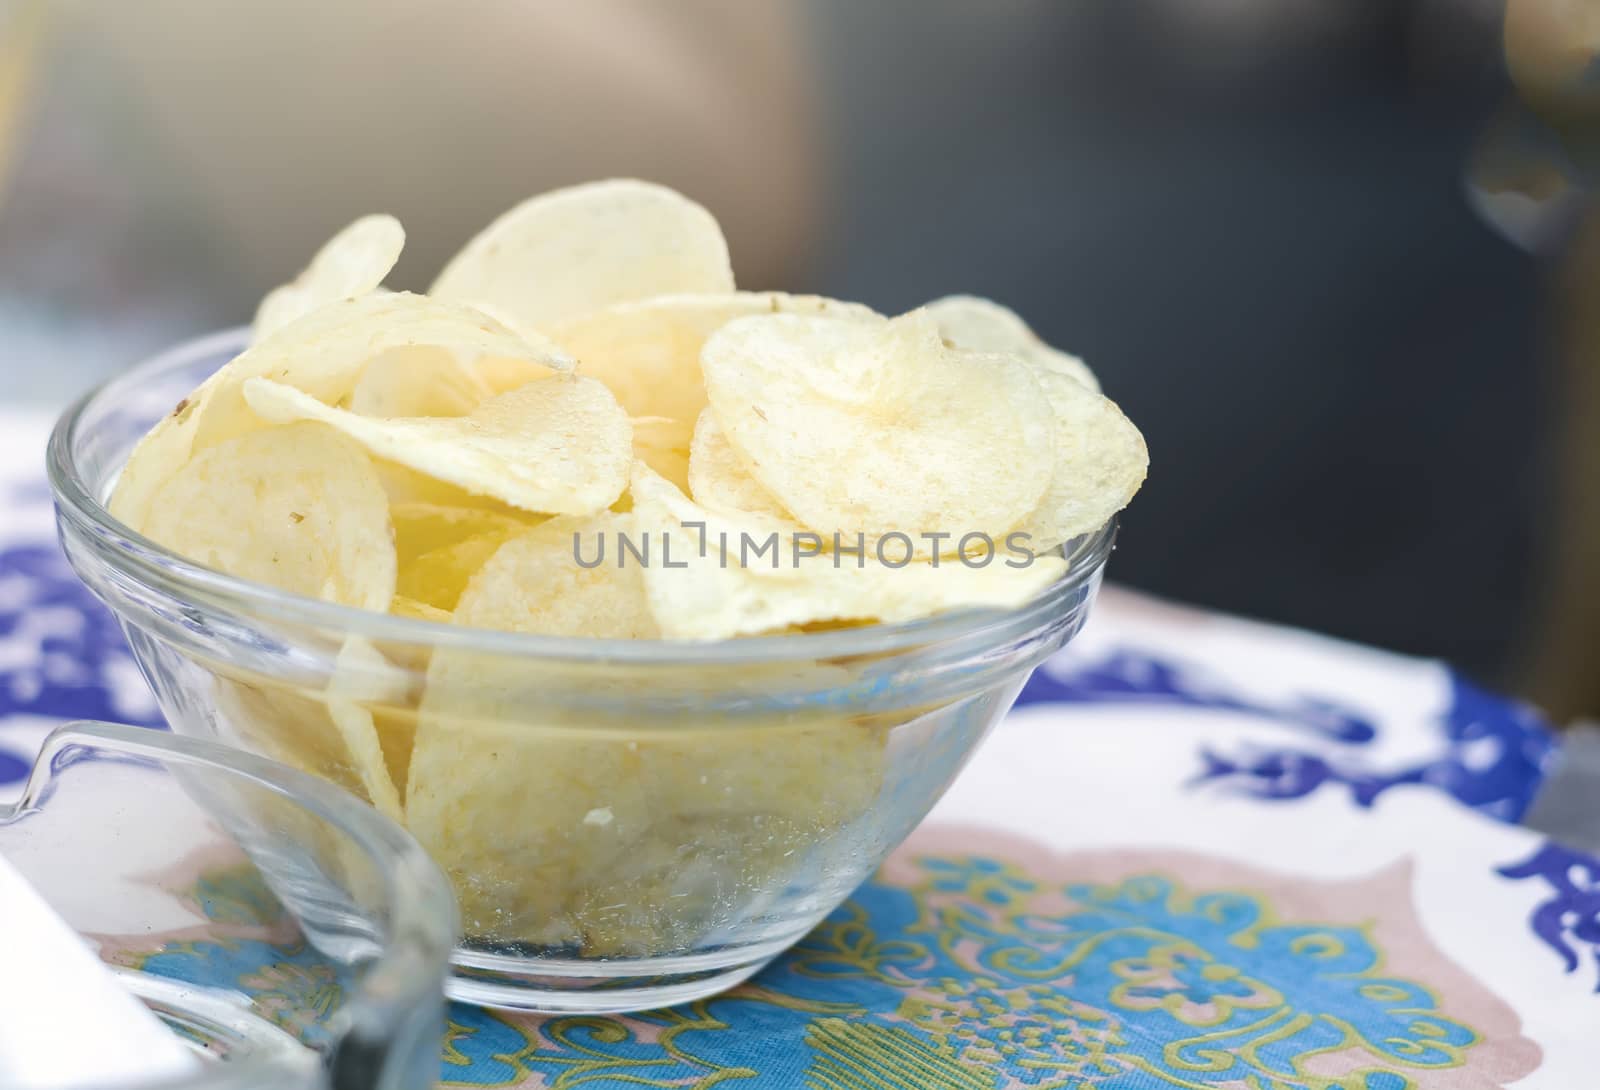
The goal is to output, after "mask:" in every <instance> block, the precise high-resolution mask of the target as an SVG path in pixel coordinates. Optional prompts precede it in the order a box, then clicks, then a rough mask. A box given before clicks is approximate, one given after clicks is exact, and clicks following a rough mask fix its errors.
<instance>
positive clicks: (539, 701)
mask: <svg viewBox="0 0 1600 1090" xmlns="http://www.w3.org/2000/svg"><path fill="white" fill-rule="evenodd" d="M574 535H577V538H578V540H577V541H576V542H575V541H574V540H573V537H574ZM623 535H628V536H630V538H631V540H633V541H634V542H635V543H636V544H640V545H642V542H643V538H642V536H640V535H639V534H638V531H637V528H636V526H635V524H634V521H633V519H632V518H631V517H630V516H627V515H615V514H606V515H601V516H598V517H596V518H592V519H570V518H560V519H552V520H551V521H550V522H548V523H546V524H544V525H543V526H541V527H539V528H538V529H536V530H534V531H532V532H530V533H528V534H525V535H523V536H522V537H519V538H516V539H514V540H512V541H511V542H509V543H507V544H506V545H504V546H502V548H501V549H500V551H499V552H498V553H496V554H495V556H494V558H493V559H492V560H491V561H490V563H489V564H488V565H486V566H485V568H484V569H483V570H482V571H481V572H479V574H478V575H477V576H476V577H474V579H473V581H472V584H471V585H470V586H469V588H468V590H467V593H466V594H465V595H463V596H462V600H461V604H460V606H459V608H458V609H457V613H456V620H457V623H461V624H469V625H472V626H474V627H481V628H495V629H501V630H506V631H516V632H536V633H541V634H544V635H566V636H574V637H598V638H610V639H627V638H652V637H654V636H656V635H657V631H656V627H655V623H654V621H653V620H652V618H651V615H650V612H649V609H648V607H647V605H646V602H645V594H644V587H643V583H642V572H641V569H640V568H639V566H638V565H637V564H634V563H630V564H629V565H628V566H626V567H618V566H617V565H616V564H615V562H614V559H613V555H614V554H612V553H611V552H609V551H608V552H607V554H606V558H605V561H604V562H596V561H598V558H599V554H598V550H599V548H601V546H600V545H599V542H600V541H601V540H602V539H604V540H605V546H604V548H605V549H607V550H613V549H615V548H616V544H617V541H618V540H619V539H620V537H621V536H623ZM580 557H581V559H582V560H583V561H586V562H596V563H594V566H592V567H590V566H586V565H585V564H584V563H580V562H579V559H580ZM785 667H786V668H787V669H793V664H785ZM542 669H544V667H543V666H542V665H541V664H539V663H530V662H528V661H527V660H525V659H522V658H518V657H502V656H492V655H481V654H478V653H476V652H473V651H471V650H465V649H461V650H456V649H441V650H440V651H439V652H438V653H437V654H436V655H435V658H434V663H433V667H432V669H431V670H430V672H429V678H428V687H427V690H426V694H425V696H424V701H423V710H422V714H421V716H420V723H419V727H418V734H417V742H416V746H415V750H414V752H413V754H412V758H411V769H410V778H409V785H408V788H407V793H406V818H407V824H408V827H409V828H410V829H411V831H412V832H413V834H414V835H415V836H416V837H417V838H418V839H419V840H420V841H421V842H422V843H423V844H424V845H425V846H426V847H428V848H429V849H430V850H431V851H432V852H433V854H434V856H435V858H437V859H439V860H440V861H441V863H442V864H443V865H444V866H445V868H446V869H447V870H448V871H449V872H450V874H451V876H452V878H453V880H454V883H455V885H456V889H457V894H458V898H459V900H460V902H461V906H462V919H463V922H464V924H465V926H466V929H467V931H468V933H469V934H472V935H474V936H477V937H481V938H488V939H495V940H500V941H526V942H541V943H549V944H558V945H579V946H581V947H582V948H583V950H584V952H585V953H588V954H594V955H600V954H613V953H629V952H631V953H667V952H670V951H672V950H674V949H679V948H682V947H684V946H686V945H687V944H689V943H690V942H692V941H693V940H694V939H695V938H696V937H698V936H699V935H701V934H703V933H704V932H705V931H706V930H708V929H710V928H712V927H714V926H715V925H716V923H717V922H718V920H719V919H720V918H725V917H726V916H727V914H728V913H730V912H732V911H735V910H738V909H741V908H743V907H744V906H745V905H747V904H748V903H749V901H750V900H751V898H752V897H754V896H757V895H759V894H760V893H761V892H762V891H763V890H765V889H767V888H768V886H770V884H771V883H773V882H778V881H781V880H782V877H783V875H784V874H786V873H787V869H788V867H789V866H792V862H793V860H792V856H793V855H794V854H795V853H796V852H800V851H803V850H805V848H806V847H808V846H809V845H811V844H814V843H816V842H818V841H819V840H821V839H823V838H824V837H826V836H828V835H831V834H832V833H833V832H834V831H835V830H837V829H838V828H840V827H842V826H844V825H845V824H847V823H848V822H850V821H851V820H853V819H854V818H855V817H856V816H858V815H859V814H860V813H861V812H862V811H863V810H864V809H865V808H866V806H867V805H868V804H869V803H870V800H871V799H872V798H873V797H874V796H875V794H876V792H877V790H878V789H879V786H880V785H881V783H882V779H883V772H884V757H883V747H884V737H885V736H884V733H883V732H881V731H878V730H873V729H863V728H860V727H858V726H856V725H855V724H853V723H851V722H849V721H848V720H846V719H844V718H842V717H839V716H837V715H836V714H833V713H829V712H809V713H798V714H797V713H794V712H792V711H790V712H787V713H785V712H780V711H776V710H775V711H774V713H773V715H772V716H771V717H770V721H763V720H761V719H760V718H759V717H752V716H750V715H749V714H748V711H746V713H745V714H744V716H743V717H742V718H741V720H740V722H741V724H743V725H746V726H748V728H749V729H741V730H731V729H719V728H718V727H717V726H716V725H714V724H707V723H706V722H705V721H704V720H705V719H706V718H707V713H706V712H704V711H703V710H702V711H701V712H700V713H698V715H697V717H696V721H695V723H694V725H692V726H691V725H690V724H689V723H675V722H669V721H666V720H655V719H652V721H651V722H649V723H631V722H627V721H618V720H616V719H615V718H612V717H608V716H607V715H606V713H605V712H604V710H597V711H595V712H594V713H593V714H592V715H591V714H590V713H589V712H588V711H586V710H585V709H581V708H573V707H571V706H566V705H563V704H562V703H561V701H560V700H559V699H558V698H557V697H556V695H555V694H557V693H562V692H565V693H567V694H569V695H570V694H571V693H572V691H573V690H574V688H575V687H576V688H578V689H582V688H583V686H582V685H581V684H579V685H576V686H575V684H574V681H573V679H572V678H571V677H569V676H566V675H565V673H564V672H562V671H556V672H553V673H549V674H548V675H546V674H545V673H542V672H541V670H542ZM624 673H625V671H624ZM741 676H742V675H741ZM661 680H662V679H660V678H657V677H653V676H645V675H639V676H637V677H631V678H630V677H625V676H619V675H617V674H615V673H612V674H608V675H607V681H606V685H604V686H601V687H599V688H598V689H597V690H596V695H597V696H598V697H600V698H601V699H602V700H603V699H604V696H605V694H606V693H607V692H609V691H615V690H614V688H608V687H615V686H622V687H623V688H630V682H631V683H632V684H633V685H634V686H637V688H638V689H639V690H641V691H645V690H648V691H654V688H655V687H656V686H657V685H658V684H659V683H660V682H661ZM675 680H676V679H675ZM721 680H722V681H723V682H727V681H728V680H729V679H727V678H723V679H721ZM699 681H700V683H701V684H705V683H708V681H709V679H707V678H701V679H699ZM691 684H692V683H691Z"/></svg>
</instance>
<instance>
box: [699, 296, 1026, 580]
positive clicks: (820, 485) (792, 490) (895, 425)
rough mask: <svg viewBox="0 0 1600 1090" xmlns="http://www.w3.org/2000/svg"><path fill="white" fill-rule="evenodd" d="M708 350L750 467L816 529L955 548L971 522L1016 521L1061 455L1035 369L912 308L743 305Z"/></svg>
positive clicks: (714, 383)
mask: <svg viewBox="0 0 1600 1090" xmlns="http://www.w3.org/2000/svg"><path fill="white" fill-rule="evenodd" d="M700 360H701V365H702V367H703V370H704V373H705V380H706V390H707V393H708V394H709V395H710V400H711V408H712V411H713V412H714V413H715V414H716V417H717V423H719V424H720V425H721V426H722V431H723V434H724V435H725V436H726V437H727V440H728V442H729V443H730V444H731V445H732V446H733V447H734V448H735V449H736V450H737V451H738V452H739V453H740V455H741V456H742V457H743V460H744V462H745V464H746V465H747V466H748V467H749V469H750V473H751V476H753V477H754V478H755V479H756V480H757V481H758V482H759V483H760V484H761V486H762V487H763V488H764V489H765V490H766V491H767V492H769V493H770V494H771V495H772V496H773V498H774V499H776V500H777V501H778V503H779V504H780V505H781V506H782V507H783V508H784V509H785V510H787V511H789V512H791V513H792V514H793V515H794V517H795V518H796V519H797V520H798V521H799V522H801V523H802V524H803V525H805V526H806V527H808V528H809V529H811V530H815V531H817V532H819V533H822V534H832V533H835V532H838V533H843V534H850V535H853V534H855V533H858V532H864V533H866V534H867V536H868V538H869V539H872V540H876V539H877V538H879V537H881V536H882V535H885V534H890V533H900V534H905V535H907V536H909V537H910V538H911V540H912V541H913V543H914V544H915V547H916V549H917V552H918V554H919V555H925V554H927V553H928V552H931V551H932V549H933V542H934V541H939V548H940V550H941V551H949V552H951V553H953V552H954V550H955V547H956V543H957V542H958V541H959V540H960V538H961V537H962V536H963V535H965V534H968V533H977V532H982V533H988V534H990V535H992V536H995V537H999V536H1002V535H1004V534H1005V533H1006V532H1008V531H1010V530H1012V529H1013V528H1015V527H1016V526H1017V525H1018V524H1019V523H1021V522H1022V520H1023V519H1024V518H1025V517H1026V516H1027V515H1028V514H1029V513H1030V512H1031V511H1033V509H1034V508H1035V507H1037V506H1038V504H1039V501H1040V499H1041V498H1042V497H1043V495H1044V491H1045V488H1046V486H1047V485H1048V484H1049V483H1050V478H1051V474H1052V473H1053V471H1054V464H1055V440H1054V435H1053V432H1054V420H1053V419H1052V414H1051V410H1050V405H1049V403H1048V402H1047V401H1046V400H1045V397H1044V394H1043V391H1042V390H1041V388H1040V384H1039V382H1038V380H1037V379H1036V378H1035V377H1034V375H1033V371H1032V369H1031V368H1029V367H1028V365H1027V364H1025V363H1024V362H1023V361H1021V360H1019V359H1016V358H1015V357H1011V356H1004V355H984V354H980V353H974V352H965V351H962V350H960V349H952V348H947V347H946V346H945V345H944V343H943V342H942V341H941V339H940V337H939V331H938V328H937V326H936V325H935V324H934V321H933V319H932V318H931V317H929V316H928V315H926V314H923V313H921V312H918V311H913V312H912V313H910V314H907V315H904V316H902V317H900V318H896V319H893V320H891V321H878V322H862V321H846V320H840V319H837V318H819V317H801V316H797V315H786V314H775V315H769V316H765V317H756V318H741V319H738V320H737V321H734V322H731V323H729V324H728V325H725V326H723V327H722V328H721V329H719V330H718V331H717V332H716V333H714V334H712V336H711V337H710V339H709V340H707V341H706V344H705V349H704V350H703V351H702V352H701V355H700ZM936 534H944V535H948V537H946V538H943V539H938V538H934V537H931V536H929V535H936Z"/></svg>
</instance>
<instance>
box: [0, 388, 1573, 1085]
mask: <svg viewBox="0 0 1600 1090" xmlns="http://www.w3.org/2000/svg"><path fill="white" fill-rule="evenodd" d="M44 428H45V422H44V421H42V420H41V419H39V418H37V417H32V416H7V415H5V414H3V413H0V796H4V795H6V794H9V793H11V792H14V791H15V789H16V787H17V784H18V782H19V780H20V778H21V777H22V776H23V775H24V774H25V772H26V769H27V767H28V763H29V760H30V758H31V756H32V753H33V750H34V749H35V748H36V747H37V745H38V743H39V741H40V740H41V739H42V738H43V736H44V735H45V734H46V733H47V732H48V730H49V729H50V728H51V726H52V725H54V724H56V723H58V722H60V721H61V720H63V719H69V718H102V719H112V720H122V721H132V722H142V723H154V722H156V721H157V715H156V711H155V709H154V707H153V705H152V703H151V701H150V698H149V696H148V694H147V693H146V691H145V689H144V687H143V683H142V681H141V680H140V679H139V677H138V674H137V671H136V669H135V668H134V666H133V663H132V660H131V658H130V657H129V655H128V652H127V650H126V648H125V647H124V646H123V644H122V639H121V635H120V633H119V632H118V630H117V627H116V625H115V624H114V623H113V622H111V620H110V619H109V617H107V616H106V614H105V613H104V612H103V611H102V610H101V609H100V608H99V607H98V606H97V605H96V604H95V603H94V602H93V601H92V600H91V599H89V598H88V596H87V594H86V593H85V592H84V591H83V590H82V588H81V587H80V586H79V585H78V583H77V582H76V580H75V578H74V577H73V576H72V574H71V572H70V570H69V569H68V568H67V567H66V564H65V562H64V560H62V558H61V557H60V554H59V551H58V550H57V548H56V545H55V543H54V540H53V536H52V533H53V532H52V527H51V523H50V512H49V497H48V494H47V490H46V489H45V486H44V482H43V472H42V465H41V462H42V453H41V452H42V450H43V435H44ZM1558 764H1559V754H1558V748H1557V746H1556V743H1555V741H1554V740H1553V738H1552V736H1551V735H1550V733H1549V732H1548V731H1547V729H1546V728H1545V726H1544V725H1543V724H1542V723H1541V722H1540V721H1539V719H1538V718H1537V717H1536V716H1535V715H1533V714H1532V713H1531V712H1529V711H1527V710H1525V709H1523V708H1520V707H1518V706H1516V705H1515V704H1513V703H1510V702H1508V701H1506V700H1504V699H1502V698H1499V697H1497V696H1495V695H1493V694H1490V693H1487V692H1484V691H1483V690H1481V689H1479V688H1478V687H1476V686H1474V685H1473V684H1472V683H1470V682H1469V681H1467V680H1466V679H1464V678H1462V677H1460V676H1458V675H1457V674H1455V673H1454V672H1452V671H1451V670H1450V669H1449V668H1447V667H1446V666H1444V665H1442V664H1440V663H1436V662H1428V661H1421V660H1414V659H1406V658H1401V657H1398V656H1394V655H1390V654H1387V653H1383V652H1378V651H1374V650H1370V649H1367V648H1362V647H1357V646H1352V645H1349V644H1343V643H1339V642H1337V641H1333V640H1329V639H1325V638H1322V637H1318V636H1314V635H1310V634H1307V633H1303V632H1297V631H1291V630H1286V629H1281V628H1273V627H1269V626H1264V625H1259V624H1254V623H1251V622H1246V621H1241V620H1237V619H1234V618H1229V617H1223V616H1219V615H1215V614H1208V613H1201V612H1197V611H1193V610H1189V609H1183V608H1177V607H1173V606H1169V605H1165V604H1162V603H1158V602H1155V601H1152V600H1149V599H1146V598H1143V597H1140V596H1138V595H1135V594H1132V593H1130V592H1127V591H1122V590H1117V589H1110V590H1108V591H1107V592H1106V593H1105V594H1104V596H1103V599H1102V601H1101V603H1100V605H1099V607H1098V608H1097V611H1096V615H1095V617H1094V619H1093V620H1092V621H1091V622H1090V625H1089V627H1088V628H1087V629H1086V630H1085V632H1084V633H1083V635H1082V636H1081V637H1080V638H1079V639H1078V640H1076V641H1075V642H1074V643H1073V645H1072V646H1071V647H1069V648H1068V649H1067V650H1066V651H1064V652H1063V653H1062V654H1061V655H1059V656H1058V657H1057V658H1056V659H1054V660H1052V661H1051V662H1050V663H1048V664H1047V665H1046V666H1045V667H1044V668H1042V669H1041V670H1040V671H1039V672H1038V673H1037V674H1036V675H1035V677H1034V678H1033V680H1032V681H1031V682H1030V683H1029V685H1028V686H1027V688H1026V690H1025V691H1024V692H1023V694H1022V698H1021V700H1020V701H1019V703H1018V706H1017V709H1016V710H1015V711H1014V712H1013V713H1012V714H1011V716H1010V717H1009V718H1008V719H1007V720H1006V722H1005V723H1004V724H1003V725H1002V726H1001V727H1000V728H999V729H998V730H997V731H996V733H995V735H994V736H993V737H992V738H991V739H990V741H989V742H988V743H986V745H985V746H984V748H983V749H982V751H981V752H980V753H979V754H978V756H977V757H976V758H975V759H974V761H973V763H972V764H971V765H970V766H969V768H968V769H967V770H966V772H965V773H963V775H962V777H961V778H960V780H959V781H958V782H957V783H956V785H955V786H954V788H952V790H951V791H950V793H949V794H948V795H947V796H946V797H945V799H944V800H943V801H941V803H940V804H939V805H938V806H937V807H936V809H935V810H934V812H933V814H932V815H931V816H930V817H929V819H928V821H927V822H926V823H925V824H924V825H923V826H922V828H921V829H919V830H918V832H917V833H916V834H915V835H914V836H913V837H912V839H911V840H910V841H909V842H908V843H907V844H906V845H905V846H903V847H902V848H901V849H900V850H899V851H898V852H896V853H895V855H894V856H893V857H892V859H891V860H890V862H889V863H888V864H887V865H886V866H885V867H884V868H883V869H882V871H881V872H880V873H879V874H878V875H877V876H876V877H875V878H874V879H873V880H872V881H870V882H868V883H867V884H866V885H864V886H863V887H862V888H861V889H860V890H858V891H857V892H856V894H855V895H854V896H853V897H852V898H851V899H850V900H849V901H848V902H847V903H846V904H845V905H844V906H842V907H841V908H840V909H839V910H838V911H836V912H835V913H834V914H833V915H832V916H831V917H830V918H829V919H828V921H827V922H825V923H824V924H823V925H822V926H820V927H819V928H818V929H817V930H816V931H815V932H813V933H812V935H810V936H809V937H808V938H807V939H805V940H804V941H803V942H802V943H801V944H800V945H799V946H797V947H796V948H795V949H794V950H792V951H790V952H789V953H788V954H787V955H785V956H784V957H783V958H781V959H780V960H779V961H778V962H777V963H776V964H775V965H774V966H772V967H771V968H769V969H768V970H767V971H765V972H764V973H762V974H760V975H759V976H758V977H756V978H755V979H754V980H753V981H751V982H750V983H748V984H746V985H743V986H741V987H740V988H738V989H735V990H734V991H733V992H731V993H728V994H727V995H724V996H721V997H718V998H716V999H712V1000H707V1001H703V1002H700V1003H695V1004H691V1005H688V1006H685V1007H681V1008H674V1009H671V1010H665V1011H658V1012H652V1013H648V1014H641V1015H635V1016H632V1017H625V1018H548V1019H543V1018H535V1017H527V1016H509V1015H501V1014H493V1013H489V1012H484V1011H479V1010H474V1009H471V1008H467V1007H464V1006H459V1005H458V1006H456V1007H454V1008H453V1009H452V1012H451V1024H450V1037H449V1040H448V1042H447V1043H446V1047H445V1050H444V1054H443V1056H442V1062H441V1078H442V1080H443V1081H444V1082H445V1083H446V1084H459V1085H473V1086H529V1087H561V1088H577V1087H583V1088H586V1090H638V1088H639V1087H696V1088H709V1087H712V1086H717V1087H744V1086H749V1087H752V1088H757V1087H795V1086H805V1087H810V1088H817V1090H844V1088H857V1087H859V1088H869V1090H877V1088H887V1087H903V1086H909V1087H934V1086H937V1087H972V1088H978V1087H985V1088H987V1087H1062V1088H1089V1087H1094V1088H1107V1090H1154V1088H1165V1087H1191V1088H1192V1087H1247V1088H1253V1090H1404V1088H1409V1087H1426V1088H1429V1090H1432V1088H1435V1087H1439V1088H1446V1090H1451V1088H1493V1087H1509V1086H1517V1087H1537V1088H1545V1087H1548V1088H1553V1090H1567V1088H1572V1087H1579V1086H1585V1085H1590V1084H1591V1080H1592V1075H1593V1072H1594V1071H1596V1070H1600V1034H1596V1033H1595V1032H1594V1026H1595V1024H1596V1022H1595V1019H1596V1017H1597V1016H1600V861H1597V860H1596V859H1594V858H1593V857H1591V856H1588V855H1585V854H1583V853H1581V852H1579V851H1575V850H1571V849H1569V848H1565V847H1562V846H1559V845H1557V844H1555V843H1553V842H1550V841H1548V840H1546V839H1545V838H1544V837H1543V836H1542V835H1541V834H1539V833H1536V832H1534V831H1532V830H1531V829H1529V828H1527V827H1525V826H1523V825H1520V824H1519V822H1521V821H1522V820H1523V819H1524V818H1525V816H1526V815H1527V813H1528V811H1529V808H1530V805H1533V804H1534V803H1535V801H1536V799H1538V798H1539V797H1540V795H1541V792H1543V791H1544V789H1545V786H1546V783H1547V781H1548V780H1549V779H1550V778H1551V775H1552V771H1553V770H1554V769H1556V768H1557V767H1558Z"/></svg>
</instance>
